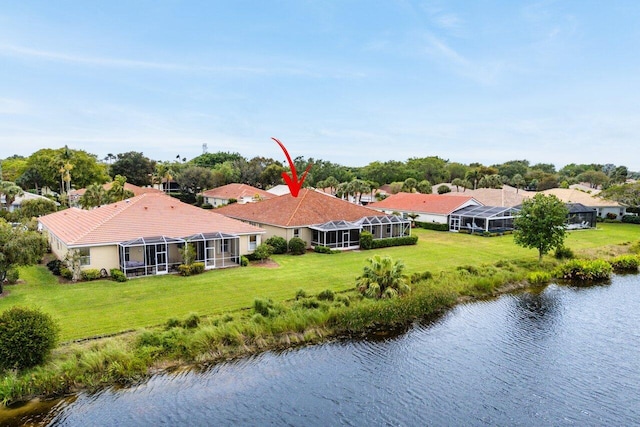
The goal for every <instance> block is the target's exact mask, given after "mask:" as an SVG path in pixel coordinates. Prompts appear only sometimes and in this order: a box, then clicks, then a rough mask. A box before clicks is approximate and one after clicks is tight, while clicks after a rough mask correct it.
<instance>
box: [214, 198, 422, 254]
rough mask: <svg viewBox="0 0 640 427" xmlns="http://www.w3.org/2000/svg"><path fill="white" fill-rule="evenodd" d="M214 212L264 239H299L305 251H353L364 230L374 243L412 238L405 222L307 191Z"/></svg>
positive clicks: (407, 222)
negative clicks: (255, 230) (244, 224)
mask: <svg viewBox="0 0 640 427" xmlns="http://www.w3.org/2000/svg"><path fill="white" fill-rule="evenodd" d="M216 212H218V213H221V214H223V215H226V216H228V217H231V218H235V219H239V220H242V221H246V222H249V223H250V224H252V225H255V226H257V227H260V228H263V229H264V230H266V234H265V238H268V237H271V236H280V237H283V238H284V239H286V240H287V241H289V240H291V239H292V238H293V237H299V238H301V239H302V240H304V241H305V242H306V243H307V247H315V246H328V247H330V248H337V249H355V248H358V247H360V233H361V232H362V231H363V230H367V231H369V232H371V234H373V238H374V239H385V238H389V237H402V236H408V235H410V234H411V227H410V225H411V223H410V221H408V220H406V219H403V218H401V217H398V216H395V215H387V214H385V213H382V212H378V211H375V210H373V209H369V208H366V207H364V206H359V205H355V204H353V203H350V202H347V201H345V200H341V199H339V198H337V197H334V196H330V195H327V194H324V193H321V192H318V191H314V190H310V189H306V188H305V189H302V190H300V193H299V194H298V197H293V196H292V195H291V194H285V195H282V196H278V197H275V198H273V199H269V200H264V201H261V202H258V203H247V204H244V205H239V204H236V203H234V204H231V205H227V206H223V207H221V208H218V209H216Z"/></svg>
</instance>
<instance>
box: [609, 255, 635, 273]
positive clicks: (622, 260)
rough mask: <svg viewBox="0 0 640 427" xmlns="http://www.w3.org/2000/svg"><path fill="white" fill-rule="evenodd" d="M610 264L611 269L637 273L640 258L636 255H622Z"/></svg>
mask: <svg viewBox="0 0 640 427" xmlns="http://www.w3.org/2000/svg"><path fill="white" fill-rule="evenodd" d="M609 262H610V263H611V267H613V269H614V270H615V271H619V272H635V271H638V267H639V266H640V258H638V257H637V256H635V255H620V256H617V257H615V258H613V259H612V260H611V261H609Z"/></svg>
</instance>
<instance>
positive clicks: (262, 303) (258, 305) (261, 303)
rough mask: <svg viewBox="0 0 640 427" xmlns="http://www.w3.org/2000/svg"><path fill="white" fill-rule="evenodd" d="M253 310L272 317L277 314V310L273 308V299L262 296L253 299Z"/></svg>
mask: <svg viewBox="0 0 640 427" xmlns="http://www.w3.org/2000/svg"><path fill="white" fill-rule="evenodd" d="M253 311H255V312H256V313H257V314H260V315H262V316H263V317H272V316H275V315H276V314H278V310H276V309H275V307H274V305H273V301H271V300H270V299H264V298H256V299H254V300H253Z"/></svg>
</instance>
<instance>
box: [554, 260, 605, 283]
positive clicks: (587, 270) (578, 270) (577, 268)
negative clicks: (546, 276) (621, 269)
mask: <svg viewBox="0 0 640 427" xmlns="http://www.w3.org/2000/svg"><path fill="white" fill-rule="evenodd" d="M612 270H613V268H612V267H611V264H609V263H608V262H607V261H603V260H599V259H597V260H593V261H589V260H581V259H574V260H571V261H569V262H567V263H565V264H563V265H561V266H560V267H558V269H557V270H556V274H555V275H556V277H559V278H561V279H567V280H578V281H601V280H607V279H609V277H610V276H611V271H612Z"/></svg>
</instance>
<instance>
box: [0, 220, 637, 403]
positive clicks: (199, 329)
mask: <svg viewBox="0 0 640 427" xmlns="http://www.w3.org/2000/svg"><path fill="white" fill-rule="evenodd" d="M416 234H417V235H418V236H419V238H420V240H419V244H418V245H417V246H411V247H398V248H388V249H383V250H377V251H374V252H372V251H369V252H367V251H363V252H349V253H342V254H336V255H322V254H311V253H310V254H307V255H304V256H302V257H293V256H281V257H276V258H275V259H276V261H277V262H278V264H279V267H277V268H264V267H247V268H236V269H232V270H221V271H213V272H209V273H205V274H203V275H200V276H192V277H187V278H184V277H179V276H163V277H154V278H146V279H138V280H132V281H129V282H127V283H123V284H119V283H115V282H110V281H98V282H90V283H78V284H59V283H58V282H57V280H56V279H55V278H54V277H53V276H51V275H50V274H49V273H48V271H46V270H44V269H43V268H41V267H37V268H29V269H25V270H23V272H24V274H23V278H24V279H25V281H26V283H25V284H21V285H17V286H12V287H9V291H10V294H9V296H8V297H6V298H3V299H2V300H0V310H2V309H4V308H6V307H8V306H11V305H15V304H18V305H36V306H39V307H42V308H43V310H45V311H48V312H50V313H52V314H53V315H54V317H56V318H57V319H58V320H59V322H60V323H61V325H62V328H63V339H65V340H71V339H75V338H83V337H88V336H93V335H100V334H109V333H115V332H119V331H123V330H133V329H135V332H130V333H127V334H121V335H119V336H117V337H113V338H109V339H101V340H93V341H88V342H82V343H70V344H67V345H63V346H61V347H60V348H58V349H57V350H56V351H55V353H54V355H53V357H52V360H51V361H50V362H49V363H48V364H47V365H46V366H44V367H41V368H36V369H34V370H31V371H28V372H25V373H22V374H19V375H18V374H9V375H6V376H5V377H4V378H3V379H2V381H1V382H0V401H2V402H5V403H6V402H10V401H13V400H16V399H22V398H25V397H29V396H34V395H54V394H61V393H68V392H71V391H75V390H77V389H81V388H95V387H101V386H104V385H107V384H113V383H129V382H132V381H137V380H138V379H140V378H143V377H145V376H147V375H148V374H149V373H152V372H154V371H156V370H158V369H162V368H165V367H167V366H173V365H180V364H184V363H215V362H217V361H220V360H224V359H227V358H231V357H237V356H240V355H246V354H251V353H254V352H259V351H263V350H265V349H273V348H284V347H289V346H291V345H297V344H305V343H314V342H318V341H320V340H324V339H326V338H327V337H338V336H342V335H346V336H353V335H354V334H361V333H366V332H367V331H371V330H372V329H376V328H378V327H385V328H393V327H398V326H406V325H407V324H410V323H411V322H412V321H414V320H416V319H422V318H425V317H430V316H436V315H438V314H439V313H442V312H443V311H444V310H446V309H447V308H449V307H451V306H452V305H453V304H455V303H456V301H458V300H460V299H461V298H468V297H472V298H473V297H484V296H488V295H495V294H496V293H499V292H501V291H502V290H503V289H504V285H505V284H511V285H514V284H515V285H516V286H517V285H521V286H522V285H524V284H525V283H526V278H527V277H529V274H530V273H531V272H532V271H537V270H541V271H550V270H552V269H553V268H554V267H555V266H556V261H555V260H554V259H552V258H550V257H547V258H546V259H545V262H544V263H543V264H542V265H538V263H537V254H536V253H534V251H529V250H524V249H522V248H519V247H516V246H515V245H514V244H513V239H512V238H511V236H502V237H494V238H483V237H478V236H470V235H458V234H452V233H441V232H431V231H426V230H416ZM638 240H640V227H638V226H633V225H619V224H604V226H603V227H602V228H601V229H599V230H592V231H589V232H576V233H571V234H570V235H569V238H568V239H567V246H569V247H570V248H571V249H573V250H574V252H576V253H577V254H578V255H582V256H586V257H593V256H599V255H607V254H609V255H615V254H618V253H623V252H625V251H626V249H627V248H628V247H629V245H630V243H631V242H636V241H638ZM374 253H380V254H388V255H390V256H392V257H393V258H396V259H402V260H403V261H404V262H405V264H406V265H407V267H408V273H409V274H411V273H416V272H424V271H429V272H430V273H432V274H433V278H432V279H429V280H425V281H420V282H416V283H414V284H413V285H412V288H413V291H412V292H411V293H410V294H409V295H407V296H406V297H403V298H400V299H395V300H384V301H372V300H367V299H362V298H361V297H360V296H359V295H358V294H356V293H355V292H354V290H353V288H354V283H355V277H356V276H357V275H358V274H360V272H361V271H362V267H363V265H364V262H365V259H366V258H368V257H370V256H371V255H372V254H374ZM299 289H302V290H303V292H298V290H299ZM326 290H329V291H331V292H322V291H326ZM321 293H323V294H324V297H320V294H321ZM332 294H333V298H328V297H327V295H332ZM256 298H260V299H261V305H260V307H262V309H258V310H255V309H253V308H252V307H253V306H254V301H255V299H256ZM268 300H271V301H272V302H271V303H269V302H268ZM266 305H268V307H267V309H265V306H266ZM260 307H258V308H260ZM190 313H197V315H194V314H191V315H190ZM260 313H263V314H260ZM154 325H155V326H154ZM142 328H146V329H142Z"/></svg>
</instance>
